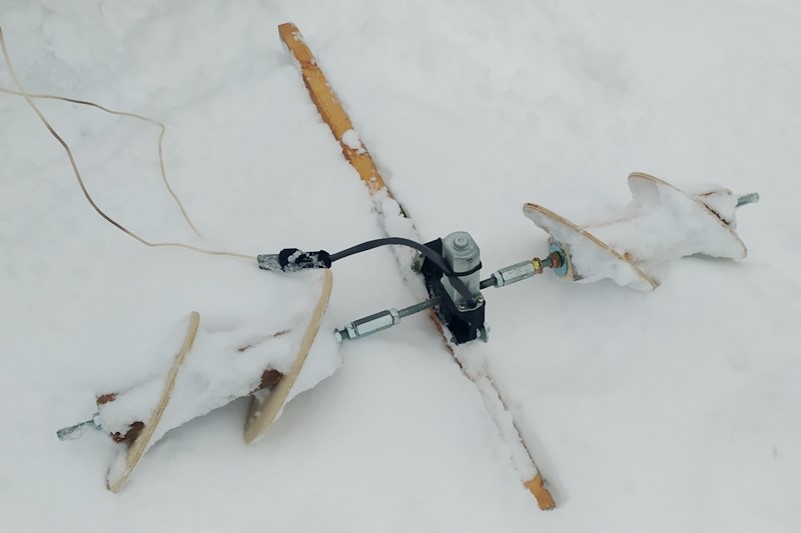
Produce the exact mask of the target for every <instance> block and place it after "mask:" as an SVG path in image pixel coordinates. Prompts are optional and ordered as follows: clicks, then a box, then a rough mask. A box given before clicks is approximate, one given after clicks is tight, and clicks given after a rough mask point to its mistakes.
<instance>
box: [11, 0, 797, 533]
mask: <svg viewBox="0 0 801 533" xmlns="http://www.w3.org/2000/svg"><path fill="white" fill-rule="evenodd" d="M290 20H291V21H293V22H295V23H296V24H298V26H299V27H300V29H301V30H302V31H303V34H304V36H305V37H306V40H307V42H308V43H309V45H310V46H311V48H312V50H313V51H314V52H315V54H316V56H317V59H318V60H319V62H320V64H321V65H322V67H323V68H324V69H325V71H326V74H327V75H328V77H329V80H330V81H331V84H332V86H333V87H334V88H335V90H336V91H337V93H338V96H339V97H340V99H341V100H342V101H343V103H344V104H345V106H346V108H347V110H348V111H349V113H350V115H351V118H352V119H353V122H354V125H355V127H356V128H357V130H358V132H359V133H358V135H359V138H360V139H361V141H362V142H364V144H365V145H366V146H367V147H368V148H369V149H370V151H371V153H372V154H373V156H374V158H375V159H376V162H377V163H378V165H379V167H380V169H381V171H382V173H383V175H384V177H385V178H386V179H387V181H388V182H389V184H390V186H391V187H392V189H393V191H394V192H395V195H396V197H397V198H398V199H399V200H400V201H401V202H402V203H403V204H404V206H405V207H406V209H407V210H408V211H409V212H410V213H411V215H412V216H413V217H414V219H415V221H416V224H417V227H418V229H419V231H420V232H421V233H422V234H423V236H424V237H425V238H434V237H438V236H444V235H445V234H447V233H449V232H451V231H455V230H467V231H470V232H471V233H472V234H473V236H474V237H475V238H476V240H477V241H478V243H479V244H480V245H481V247H482V253H483V259H484V265H485V266H486V268H487V271H490V270H493V269H495V268H497V267H500V266H504V265H507V264H510V263H513V262H516V261H520V260H522V259H525V258H527V257H531V256H533V255H541V254H543V253H545V251H546V250H547V245H546V235H545V233H543V232H542V231H541V230H539V229H538V228H536V227H535V226H534V225H533V224H532V223H531V222H530V221H529V220H527V219H526V218H525V217H524V216H523V215H522V214H521V211H520V208H521V205H522V204H523V203H524V202H527V201H528V202H536V203H538V204H541V205H544V206H546V207H548V208H550V209H552V210H554V211H557V212H559V213H562V214H564V215H566V216H568V217H571V216H575V217H576V218H579V219H586V218H587V217H588V216H589V215H592V214H594V213H599V212H602V211H604V210H608V209H609V208H610V207H613V206H619V205H622V204H624V203H625V202H626V201H628V199H629V192H628V188H627V186H626V182H625V178H626V176H627V174H628V173H629V172H630V171H634V170H639V171H644V172H649V173H652V174H655V175H657V176H661V177H663V178H665V179H667V180H669V181H673V182H676V183H679V184H682V183H698V182H704V183H706V182H710V181H712V182H719V183H721V184H722V185H725V186H727V187H730V188H732V189H733V190H735V191H737V192H751V191H754V190H755V191H758V192H759V193H760V194H761V196H762V201H761V203H760V204H757V205H755V206H749V207H746V208H744V209H742V210H740V212H739V213H738V218H739V228H738V230H739V234H740V236H741V237H742V238H743V240H744V241H745V242H746V244H747V245H748V247H749V252H750V254H749V256H748V257H747V258H746V259H745V260H744V261H742V262H739V263H734V262H729V261H722V260H708V259H701V258H690V259H683V260H681V261H679V262H677V263H675V264H674V265H672V268H671V269H670V270H669V272H668V273H667V275H666V276H665V277H664V279H663V282H664V284H663V285H662V286H661V287H660V288H658V289H657V290H656V291H654V292H652V293H640V292H636V291H631V290H628V289H623V288H620V287H618V286H616V285H615V284H613V283H612V282H599V283H595V284H592V285H578V284H569V283H564V282H560V281H558V280H556V279H555V278H553V277H552V276H541V277H539V278H537V279H534V280H531V281H528V282H525V283H521V284H519V285H516V286H514V288H509V289H504V290H490V291H488V292H487V293H486V295H487V297H488V300H489V307H488V315H489V316H488V321H489V322H490V324H491V325H492V339H491V342H490V344H489V345H487V346H482V348H481V349H482V350H485V351H486V352H487V353H490V354H491V360H489V361H488V365H489V368H490V369H491V371H492V372H493V373H494V375H495V376H496V379H497V381H498V384H499V386H500V387H501V389H502V390H503V392H504V393H505V395H506V396H507V397H508V399H509V400H510V408H511V410H512V412H513V413H514V415H515V417H516V418H517V419H518V421H519V423H520V426H521V431H522V433H523V435H524V437H525V439H526V441H527V442H528V443H529V445H530V446H531V448H532V452H533V453H534V456H535V459H536V460H537V461H538V463H539V465H540V467H541V469H542V472H543V474H544V476H545V477H546V478H547V479H548V480H549V483H550V488H551V489H552V492H553V493H554V496H555V497H556V499H557V504H558V508H557V509H556V510H554V511H551V512H547V513H546V512H542V511H540V510H539V509H538V508H537V506H536V503H535V501H534V500H533V498H531V496H530V494H529V493H527V492H526V491H525V490H524V489H523V488H522V487H521V486H520V484H519V481H518V477H517V474H516V473H515V472H514V470H513V469H512V467H511V464H510V461H509V458H508V450H507V449H506V448H505V446H504V444H503V441H502V440H501V439H500V437H499V436H498V434H497V430H496V429H495V426H494V425H493V424H492V422H491V420H490V418H489V416H488V415H487V413H486V411H485V410H484V407H483V405H482V402H481V399H480V398H479V396H478V393H477V392H476V389H475V387H474V386H473V384H472V383H470V382H469V381H468V380H466V379H465V378H464V377H463V375H462V374H461V372H460V371H459V369H458V368H457V367H456V366H455V364H454V363H453V361H452V360H451V359H450V358H449V356H448V355H447V353H446V352H445V351H444V350H443V349H442V345H441V341H440V339H439V337H438V334H437V333H436V331H434V329H433V327H432V326H431V324H430V322H429V321H428V320H427V319H426V318H425V317H422V316H421V317H413V318H410V319H407V320H404V323H403V324H401V325H400V326H399V327H397V328H395V329H393V330H390V331H387V332H384V333H383V334H381V335H376V336H374V337H371V338H368V339H364V340H362V341H359V342H358V343H352V344H347V345H344V346H343V347H342V348H341V354H342V356H343V358H344V364H343V366H342V367H341V368H340V370H339V371H338V372H337V373H336V374H334V375H333V376H332V377H331V378H329V379H327V380H326V381H324V382H323V383H321V384H320V385H319V386H317V387H315V388H314V389H313V390H311V391H309V392H306V393H304V394H302V395H300V396H299V397H297V398H296V399H295V400H294V401H293V402H292V403H290V404H289V406H288V407H287V409H286V411H285V413H284V415H283V417H282V418H281V419H280V420H279V421H278V422H277V423H276V424H275V426H273V427H272V428H271V430H270V431H269V433H268V434H267V435H266V436H265V438H264V439H262V440H261V441H259V442H258V443H256V444H253V445H249V446H246V445H245V444H244V443H243V441H242V428H243V418H244V413H245V410H246V408H247V402H246V401H245V400H240V401H236V402H234V403H232V404H230V405H228V406H227V407H224V408H222V409H219V410H217V411H214V412H213V413H211V414H209V415H208V416H205V417H202V418H199V419H196V420H194V421H192V422H190V423H189V424H187V425H185V426H183V427H181V428H179V429H177V430H174V431H172V432H170V433H169V434H167V435H166V437H165V438H164V439H163V440H162V441H160V442H159V444H157V445H156V446H154V447H153V448H152V449H151V450H150V451H149V452H148V454H147V455H146V456H145V458H144V460H143V461H142V463H141V465H140V467H139V469H138V470H137V472H136V473H135V474H134V476H133V478H132V480H131V482H130V484H129V485H128V486H127V487H126V488H125V489H124V490H123V491H122V492H121V493H120V494H118V495H112V494H111V493H109V492H108V491H106V489H105V487H104V486H103V480H104V476H105V471H106V468H107V464H108V460H109V458H110V455H111V450H110V443H109V440H108V439H107V438H106V437H104V436H103V435H101V434H95V433H93V434H87V435H86V436H85V437H84V438H83V439H81V440H77V441H70V442H66V443H64V442H59V441H58V440H57V439H56V437H55V430H56V429H57V428H59V427H62V426H64V425H67V424H69V423H73V422H76V421H78V420H82V419H84V418H86V417H88V416H89V415H91V413H92V412H93V409H94V394H96V393H103V392H108V391H110V390H116V389H117V388H119V387H123V386H125V385H126V384H129V382H130V379H131V377H132V376H135V375H137V374H138V373H139V372H140V371H141V370H142V369H144V368H146V367H147V365H148V364H149V363H150V362H152V360H153V358H154V357H156V356H158V355H159V354H154V353H153V352H152V351H151V350H150V347H151V346H152V344H153V343H154V342H156V341H158V339H160V338H163V337H164V336H165V334H166V333H167V332H169V331H171V330H172V329H173V328H174V327H175V326H176V324H179V323H180V321H181V320H183V319H184V318H185V317H186V315H187V313H188V312H189V311H191V310H193V309H198V310H200V311H201V314H202V315H203V314H210V315H212V316H215V317H217V318H218V319H219V320H220V321H222V322H225V321H228V324H230V325H231V327H234V326H236V324H237V323H238V321H245V320H247V319H248V317H252V316H254V315H257V314H258V313H259V312H260V309H262V308H264V307H265V306H275V305H281V302H277V301H274V300H271V295H270V293H269V291H267V290H266V287H269V284H268V283H266V282H265V276H268V274H265V273H263V272H260V271H258V270H257V269H256V268H255V267H254V265H252V264H248V263H247V262H245V261H242V260H239V259H234V258H214V257H207V256H201V255H197V254H194V253H192V252H188V251H183V250H168V249H159V250H153V249H149V248H146V247H144V246H142V245H141V244H139V243H137V242H135V241H134V240H132V239H130V238H128V237H126V236H125V235H123V234H122V233H120V232H119V231H118V230H116V229H115V228H113V227H112V226H110V225H109V224H107V223H106V222H104V221H103V220H102V219H101V218H100V217H98V216H97V215H96V214H95V213H94V212H93V211H92V210H91V208H90V207H89V205H88V204H87V203H86V201H85V199H84V198H83V196H82V194H81V192H80V189H79V188H78V185H77V183H76V181H75V178H74V176H73V175H72V172H71V170H70V167H69V163H68V161H67V159H66V157H65V155H64V152H63V151H62V149H61V147H60V146H59V145H58V144H57V143H56V142H55V140H54V139H53V138H52V137H51V136H50V134H49V133H48V132H47V130H46V129H45V128H44V127H43V126H42V125H41V123H40V122H39V121H38V120H37V118H36V116H35V115H34V114H33V113H32V111H31V110H30V108H29V107H28V106H27V105H26V103H25V101H24V100H23V99H22V98H20V97H15V96H9V95H4V94H0V199H1V201H0V300H1V301H2V307H1V308H0V427H2V435H3V436H2V438H0V524H2V526H0V529H2V530H3V531H9V532H17V531H19V532H23V531H24V532H29V531H54V530H59V531H80V532H94V531H98V532H99V531H108V530H109V529H110V528H111V529H113V530H115V531H120V532H125V531H131V532H137V531H189V530H193V531H259V530H271V531H337V532H338V531H392V532H396V531H415V532H419V531H476V532H478V531H504V532H518V531H519V532H523V531H527V532H529V531H547V532H587V531H610V532H617V531H649V532H651V531H653V532H661V531H665V532H675V531H721V532H733V531H749V532H751V531H776V532H779V531H797V530H798V528H799V523H801V506H799V505H798V504H797V502H796V499H797V498H796V495H797V492H798V491H797V480H798V479H799V477H801V457H800V456H799V452H798V450H799V449H801V387H799V383H801V357H800V356H799V348H798V347H799V344H801V333H800V332H799V327H798V322H799V318H801V270H799V268H798V265H799V264H800V263H801V225H799V223H798V215H797V211H798V202H799V197H801V184H799V183H801V182H799V175H801V150H799V148H798V147H799V146H801V100H799V94H801V55H799V53H798V50H799V49H801V6H800V5H799V4H798V2H795V1H793V0H785V1H778V0H776V1H771V2H759V1H757V0H740V1H738V2H724V1H722V0H715V1H709V2H703V3H702V2H696V1H691V0H672V1H669V2H668V1H665V2H647V3H645V2H638V1H635V0H610V1H607V2H585V3H583V4H582V5H580V6H579V5H577V4H572V3H567V2H555V1H546V2H536V3H535V2H528V1H524V0H517V1H509V2H497V3H488V2H457V1H448V2H425V1H422V0H413V1H409V2H391V3H390V2H372V1H369V0H342V1H339V2H321V1H318V2H310V1H303V2H300V1H299V2H275V1H255V0H243V1H238V2H224V1H222V0H211V1H205V2H189V1H176V2H163V1H156V0H144V1H140V2H124V1H116V0H115V1H102V0H74V1H72V2H59V1H57V0H39V1H35V2H31V1H28V0H3V1H2V5H0V26H2V28H3V30H4V33H5V36H6V40H7V41H8V45H9V48H10V52H11V55H12V58H13V59H14V61H15V63H16V67H17V70H18V72H19V74H20V76H21V78H22V80H23V83H25V85H26V87H27V89H28V90H30V91H34V92H46V93H55V94H62V95H65V96H71V97H76V98H81V99H88V100H93V101H96V102H98V103H101V104H104V105H107V106H109V107H113V108H116V109H122V110H129V111H135V112H138V113H142V114H145V115H148V116H151V117H154V118H157V119H159V120H161V121H163V122H165V123H166V124H167V126H168V132H167V137H166V145H165V148H166V154H167V159H166V164H167V170H168V172H169V174H170V177H171V179H172V182H173V185H174V187H175V188H176V190H177V192H178V193H179V194H180V196H181V197H182V198H183V200H184V202H185V204H186V207H187V209H188V211H189V212H190V214H191V215H192V217H193V219H194V220H195V222H196V223H197V224H198V226H199V229H200V230H201V232H202V233H203V234H204V236H205V241H200V240H199V239H197V238H196V237H194V236H193V234H192V233H191V231H190V230H188V228H187V227H186V225H185V224H184V222H183V220H182V219H181V217H180V214H179V212H178V211H177V209H176V208H175V206H174V204H173V203H172V200H171V198H170V197H169V196H168V195H167V193H166V192H165V191H164V190H163V186H162V183H161V178H160V176H159V170H158V158H157V154H156V139H157V135H158V130H157V128H155V127H154V126H152V125H147V124H144V123H142V122H139V121H136V120H132V119H126V118H120V117H112V116H109V115H106V114H103V113H101V112H99V111H97V110H93V109H89V108H86V107H79V106H74V105H70V104H65V103H62V102H43V103H41V104H40V105H41V108H42V109H43V111H44V112H45V113H46V114H47V116H48V117H49V118H50V119H51V121H52V122H53V125H54V126H55V127H56V129H57V130H58V131H59V132H61V133H62V134H63V135H64V137H65V138H66V140H67V141H68V142H69V143H70V144H71V146H72V148H73V150H74V151H75V156H76V159H77V161H78V164H79V165H80V166H81V169H82V171H83V173H84V177H85V179H86V180H87V185H88V187H89V189H90V190H91V192H92V194H93V195H94V196H95V199H96V200H97V202H98V203H99V204H100V205H101V206H102V207H103V208H104V209H106V210H107V211H108V212H109V213H110V214H112V215H113V216H114V217H116V218H118V219H119V220H120V221H121V222H123V223H124V224H125V225H127V226H128V227H130V228H131V229H134V230H135V231H137V232H139V233H141V234H142V235H143V236H144V237H146V238H148V239H151V240H156V241H165V240H180V241H183V242H191V243H194V244H198V245H203V246H207V247H214V248H224V249H228V250H234V251H239V252H244V253H250V254H254V255H255V254H256V253H266V252H275V251H277V250H279V249H280V248H283V247H286V246H298V247H301V248H306V249H319V248H325V249H327V250H331V251H334V250H339V249H342V248H345V247H346V246H349V245H351V244H354V243H358V242H361V241H364V240H367V239H370V238H375V237H378V236H380V234H381V231H380V228H379V227H378V225H377V222H376V217H375V214H374V213H373V212H372V210H371V204H370V201H369V197H368V194H367V191H366V189H365V188H364V186H363V185H362V184H361V183H360V182H359V181H358V179H357V176H356V174H355V172H354V171H353V170H352V169H351V167H349V166H348V165H347V163H345V162H344V159H343V158H342V155H341V151H340V148H339V146H338V145H337V144H336V143H335V142H334V141H333V139H332V137H331V134H330V132H329V130H328V128H327V127H326V126H325V124H323V122H322V121H321V119H320V118H319V116H318V114H317V112H316V110H315V108H314V106H313V104H312V103H311V101H310V99H309V97H308V94H307V92H306V90H305V88H304V86H303V83H302V81H301V78H300V76H299V74H298V72H297V70H296V67H295V66H294V65H293V64H292V62H291V61H289V60H288V58H287V56H286V55H285V54H284V52H283V50H282V48H281V45H280V42H279V40H278V36H277V31H276V26H277V25H278V24H279V23H282V22H286V21H290ZM0 86H2V87H6V88H11V87H12V82H11V79H10V77H9V76H8V74H7V71H6V69H5V67H2V68H0ZM413 301H414V300H413V297H412V295H411V293H410V292H409V290H408V289H407V288H406V287H405V286H404V285H403V283H402V281H401V278H400V275H399V272H398V269H397V265H396V262H395V260H394V257H393V255H392V252H391V251H390V250H387V249H384V250H379V251H374V252H371V253H368V254H363V255H360V256H358V257H354V258H351V259H347V260H344V261H342V262H341V263H337V265H336V268H335V287H334V293H333V296H332V300H331V305H330V308H329V318H330V320H331V322H332V323H336V324H344V323H345V322H347V321H349V320H352V319H354V318H357V317H360V316H363V315H366V314H369V313H371V312H374V311H377V310H380V309H384V308H387V307H400V306H403V305H407V304H410V303H412V302H413ZM467 349H468V350H470V349H471V348H469V347H468V348H467ZM170 351H172V349H170Z"/></svg>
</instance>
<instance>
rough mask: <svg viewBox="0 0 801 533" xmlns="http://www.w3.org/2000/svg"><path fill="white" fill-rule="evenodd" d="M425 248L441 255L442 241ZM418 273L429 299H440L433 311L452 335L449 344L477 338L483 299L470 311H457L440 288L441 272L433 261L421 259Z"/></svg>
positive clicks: (446, 293) (449, 298)
mask: <svg viewBox="0 0 801 533" xmlns="http://www.w3.org/2000/svg"><path fill="white" fill-rule="evenodd" d="M426 246H428V247H429V248H431V249H432V250H434V251H435V252H436V253H438V254H439V255H440V256H441V255H442V239H436V240H433V241H431V242H427V243H426ZM420 273H421V274H422V275H423V279H424V280H425V285H426V290H427V291H428V296H429V298H437V297H442V302H441V303H440V304H439V305H437V306H436V307H435V308H434V309H435V311H436V313H437V318H439V321H440V322H441V323H442V324H443V325H444V326H447V328H448V329H449V330H450V332H451V333H452V334H453V338H452V339H451V342H453V343H454V344H464V343H466V342H470V341H473V340H476V339H477V338H479V329H480V328H482V326H484V309H485V307H486V303H485V302H484V300H483V299H481V300H480V301H478V302H476V305H475V306H474V307H473V308H472V309H466V310H463V311H461V310H459V307H458V306H457V305H456V303H455V302H454V301H453V299H452V298H451V297H450V294H449V293H448V291H446V290H445V287H443V286H442V276H443V274H444V273H443V271H442V269H441V268H439V267H438V266H437V265H435V264H434V263H433V261H428V260H426V259H425V258H423V262H422V265H421V266H420Z"/></svg>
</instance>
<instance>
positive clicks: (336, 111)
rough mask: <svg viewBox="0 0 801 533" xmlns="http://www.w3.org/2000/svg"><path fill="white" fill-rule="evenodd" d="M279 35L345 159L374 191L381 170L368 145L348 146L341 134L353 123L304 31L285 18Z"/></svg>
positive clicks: (377, 184) (373, 191)
mask: <svg viewBox="0 0 801 533" xmlns="http://www.w3.org/2000/svg"><path fill="white" fill-rule="evenodd" d="M278 35H280V37H281V40H282V41H284V43H285V44H286V45H287V47H288V48H289V50H290V52H292V55H293V56H294V57H295V59H296V60H297V62H298V63H299V64H300V70H301V73H302V74H303V82H304V83H305V84H306V87H307V88H308V89H309V94H310V95H311V99H312V101H313V102H314V105H316V106H317V110H318V111H319V112H320V115H322V117H323V120H324V121H325V123H326V124H328V127H329V128H331V133H333V134H334V138H335V139H336V140H337V142H339V145H340V146H341V147H342V153H343V154H344V155H345V159H347V160H348V162H350V164H351V165H353V168H355V169H356V171H357V172H358V173H359V177H360V178H361V179H362V181H363V182H365V183H366V184H367V187H368V188H369V189H370V192H371V193H375V192H376V191H378V190H379V189H381V188H383V187H385V184H384V180H383V178H381V174H379V172H378V169H376V167H375V163H373V158H372V157H370V153H369V152H368V151H367V148H365V147H364V144H362V145H361V147H360V148H356V149H354V148H351V147H350V146H348V144H347V143H346V142H345V141H344V140H343V136H344V135H345V133H347V132H348V131H349V130H353V131H354V133H355V130H354V128H353V124H352V123H351V121H350V118H348V115H347V113H345V110H344V109H343V108H342V104H340V103H339V100H338V99H337V97H336V95H335V94H334V91H333V90H332V89H331V86H330V85H329V84H328V80H326V78H325V74H323V71H322V70H320V67H319V66H318V65H317V61H316V60H315V59H314V56H313V55H312V53H311V50H310V49H309V47H308V46H306V42H305V41H304V40H303V35H302V34H301V33H300V30H299V29H298V28H297V26H295V25H294V24H292V23H291V22H287V23H286V24H281V25H280V26H278ZM351 144H352V143H351Z"/></svg>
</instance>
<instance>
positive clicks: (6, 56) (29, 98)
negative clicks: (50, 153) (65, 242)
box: [0, 28, 254, 261]
mask: <svg viewBox="0 0 801 533" xmlns="http://www.w3.org/2000/svg"><path fill="white" fill-rule="evenodd" d="M0 47H2V49H3V58H4V59H5V62H6V66H7V67H8V72H9V74H10V75H11V79H12V81H13V82H14V85H16V86H17V89H18V91H19V92H17V91H10V90H8V89H1V88H0V91H2V92H4V93H8V94H15V95H18V96H22V97H24V98H25V101H26V102H28V105H29V106H30V107H31V109H33V111H34V113H36V116H37V117H39V120H41V121H42V123H43V124H44V125H45V127H46V128H47V129H48V131H50V133H51V134H52V135H53V137H55V138H56V140H57V141H58V142H59V144H61V146H62V147H63V148H64V151H65V152H66V153H67V158H69V161H70V165H71V166H72V171H73V173H74V174H75V178H76V179H77V180H78V185H80V187H81V191H83V195H84V196H85V197H86V200H87V201H88V202H89V205H91V206H92V208H93V209H94V210H95V211H96V212H97V213H98V214H99V215H100V216H101V217H103V218H104V219H105V220H106V221H107V222H108V223H109V224H111V225H112V226H114V227H116V228H117V229H119V230H120V231H122V232H123V233H125V234H126V235H128V236H129V237H131V238H133V239H136V240H137V241H139V242H140V243H142V244H144V245H145V246H150V247H152V248H160V247H174V248H185V249H187V250H193V251H195V252H200V253H204V254H208V255H225V256H231V257H240V258H244V259H248V260H251V261H252V260H253V259H254V257H253V256H252V255H247V254H240V253H236V252H223V251H217V250H207V249H204V248H199V247H197V246H192V245H190V244H184V243H180V242H150V241H148V240H146V239H143V238H142V237H140V236H139V235H137V234H136V233H134V232H132V231H131V230H129V229H128V228H126V227H125V226H123V225H122V224H120V223H119V222H117V221H116V220H114V219H113V218H111V217H110V216H109V215H107V214H106V213H105V212H104V211H103V210H102V209H100V207H98V206H97V204H96V203H95V202H94V200H93V199H92V196H91V195H90V194H89V191H88V190H87V189H86V185H85V184H84V181H83V178H82V177H81V172H80V170H78V164H77V163H76V162H75V157H74V156H73V155H72V150H71V149H70V147H69V146H68V145H67V143H66V142H65V141H64V139H62V138H61V136H60V135H59V134H58V133H57V132H56V130H55V129H53V126H51V125H50V122H48V120H47V119H46V118H45V116H44V115H43V114H42V112H41V111H40V110H39V108H38V107H37V106H36V104H35V103H34V101H33V98H47V99H53V100H62V101H66V102H72V103H76V104H81V105H88V106H92V107H96V108H98V109H100V110H102V111H106V112H107V113H111V114H114V115H120V116H129V117H133V118H137V119H140V120H144V121H147V122H151V123H155V124H158V125H159V126H160V127H161V134H160V135H159V159H160V164H161V176H162V178H163V180H164V184H165V185H166V186H167V190H168V191H169V192H170V194H171V195H172V197H173V198H174V199H175V201H176V203H177V204H178V207H179V208H180V209H181V213H182V214H183V216H184V219H185V220H186V221H187V223H189V225H190V227H191V228H192V229H193V230H194V231H195V233H197V234H198V235H200V233H198V231H197V229H196V228H195V226H194V224H192V221H191V220H190V219H189V216H188V215H187V213H186V211H185V210H184V207H183V205H182V204H181V202H180V200H179V199H178V197H177V195H176V194H175V192H174V191H173V190H172V188H171V187H170V184H169V182H168V180H167V174H166V172H165V169H164V159H163V150H162V139H163V137H164V132H165V127H164V124H162V123H161V122H158V121H155V120H153V119H149V118H147V117H143V116H141V115H137V114H135V113H127V112H123V111H114V110H111V109H108V108H106V107H103V106H101V105H98V104H95V103H92V102H86V101H83V100H75V99H72V98H65V97H61V96H52V95H31V94H30V93H28V92H27V91H26V90H25V88H24V87H23V86H22V83H21V82H20V80H19V78H18V77H17V72H16V70H15V69H14V66H13V63H12V62H11V57H10V56H9V54H8V48H7V47H6V40H5V37H4V36H3V29H2V28H0Z"/></svg>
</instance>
